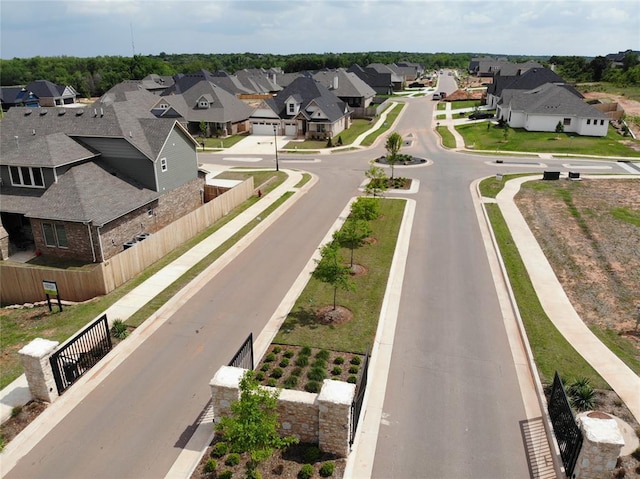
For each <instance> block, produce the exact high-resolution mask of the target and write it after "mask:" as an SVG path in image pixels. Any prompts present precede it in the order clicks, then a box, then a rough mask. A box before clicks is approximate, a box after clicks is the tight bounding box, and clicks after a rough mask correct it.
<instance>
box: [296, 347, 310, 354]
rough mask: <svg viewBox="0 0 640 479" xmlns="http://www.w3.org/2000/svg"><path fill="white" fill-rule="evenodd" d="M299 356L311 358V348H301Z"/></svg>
mask: <svg viewBox="0 0 640 479" xmlns="http://www.w3.org/2000/svg"><path fill="white" fill-rule="evenodd" d="M299 354H300V356H311V348H310V347H309V346H303V347H302V349H301V350H300V353H299Z"/></svg>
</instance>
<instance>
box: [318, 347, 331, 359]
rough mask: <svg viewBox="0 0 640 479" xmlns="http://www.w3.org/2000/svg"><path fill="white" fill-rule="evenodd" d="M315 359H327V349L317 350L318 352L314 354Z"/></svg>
mask: <svg viewBox="0 0 640 479" xmlns="http://www.w3.org/2000/svg"><path fill="white" fill-rule="evenodd" d="M316 359H324V360H325V361H327V360H328V359H329V351H327V350H326V349H322V350H320V351H318V353H317V354H316Z"/></svg>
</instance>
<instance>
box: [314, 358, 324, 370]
mask: <svg viewBox="0 0 640 479" xmlns="http://www.w3.org/2000/svg"><path fill="white" fill-rule="evenodd" d="M311 367H312V368H322V369H327V362H326V361H325V360H324V359H316V360H315V361H314V362H313V364H311Z"/></svg>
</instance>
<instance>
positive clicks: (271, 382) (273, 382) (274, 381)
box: [267, 378, 278, 388]
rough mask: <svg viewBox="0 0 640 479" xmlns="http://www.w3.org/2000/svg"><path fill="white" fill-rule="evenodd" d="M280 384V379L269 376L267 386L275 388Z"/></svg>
mask: <svg viewBox="0 0 640 479" xmlns="http://www.w3.org/2000/svg"><path fill="white" fill-rule="evenodd" d="M277 385H278V380H277V379H276V378H269V380H268V381H267V386H269V387H270V388H275V387H276V386H277Z"/></svg>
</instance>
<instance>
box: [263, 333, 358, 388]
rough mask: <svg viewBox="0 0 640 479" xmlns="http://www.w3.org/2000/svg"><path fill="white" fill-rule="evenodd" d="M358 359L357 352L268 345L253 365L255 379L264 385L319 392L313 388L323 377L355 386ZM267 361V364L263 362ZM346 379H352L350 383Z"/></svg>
mask: <svg viewBox="0 0 640 479" xmlns="http://www.w3.org/2000/svg"><path fill="white" fill-rule="evenodd" d="M362 357H363V356H362V355H360V354H357V353H347V352H343V351H329V350H326V349H316V348H311V347H309V346H304V347H300V346H282V345H276V344H272V345H271V346H270V347H269V349H268V350H267V352H266V354H265V356H264V360H263V361H262V362H261V363H259V364H258V365H257V366H256V379H257V380H258V381H259V382H260V383H261V384H262V385H265V386H272V387H279V388H283V389H294V390H298V391H308V392H318V391H319V389H318V390H317V391H316V388H319V387H322V381H323V380H324V379H326V378H331V379H333V380H336V381H348V382H353V383H357V378H358V374H359V373H360V372H361V371H360V369H361V368H359V367H358V365H360V364H362ZM267 359H268V360H269V361H268V362H265V361H266V360H267ZM341 364H348V365H350V367H349V368H347V367H340V365H341ZM336 366H338V367H336ZM349 376H353V378H352V379H351V381H349ZM294 378H304V379H305V380H304V381H301V380H296V379H294ZM309 383H311V384H309Z"/></svg>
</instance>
